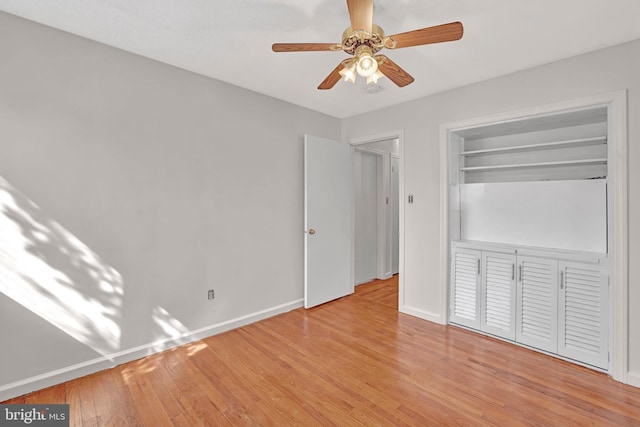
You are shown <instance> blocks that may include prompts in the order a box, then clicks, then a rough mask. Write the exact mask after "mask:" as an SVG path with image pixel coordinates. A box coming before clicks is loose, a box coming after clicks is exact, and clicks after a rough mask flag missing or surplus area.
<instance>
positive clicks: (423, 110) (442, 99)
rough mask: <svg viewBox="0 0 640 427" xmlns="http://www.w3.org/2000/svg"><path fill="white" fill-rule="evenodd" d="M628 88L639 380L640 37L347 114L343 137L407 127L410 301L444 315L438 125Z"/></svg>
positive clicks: (634, 366)
mask: <svg viewBox="0 0 640 427" xmlns="http://www.w3.org/2000/svg"><path fill="white" fill-rule="evenodd" d="M619 89H628V136H629V147H628V150H629V151H628V153H629V159H628V164H629V199H628V202H629V215H628V217H629V259H630V262H629V287H630V289H629V312H630V319H629V335H630V337H629V339H630V341H629V361H630V379H632V380H633V381H634V383H635V384H636V385H640V329H639V328H640V326H639V325H640V265H639V264H638V263H637V262H634V260H637V259H638V257H639V256H640V253H639V251H640V246H639V245H640V170H639V169H638V168H636V167H634V166H635V165H638V164H640V150H639V149H638V138H640V120H639V119H638V118H639V117H640V40H639V41H634V42H631V43H626V44H622V45H619V46H614V47H611V48H608V49H605V50H600V51H596V52H592V53H589V54H586V55H581V56H578V57H574V58H570V59H567V60H563V61H559V62H555V63H551V64H548V65H544V66H541V67H537V68H533V69H530V70H525V71H522V72H518V73H515V74H511V75H507V76H504V77H500V78H496V79H492V80H489V81H485V82H481V83H477V84H473V85H470V86H466V87H462V88H459V89H456V90H452V91H448V92H444V93H440V94H437V95H434V96H430V97H426V98H422V99H418V100H416V101H413V102H408V103H405V104H401V105H398V106H395V107H391V108H386V109H383V110H379V111H376V112H373V113H370V114H366V115H362V116H357V117H353V118H350V119H346V120H344V121H343V133H342V135H343V139H345V140H350V139H353V138H363V137H366V136H368V135H375V134H379V133H384V132H387V131H389V130H393V129H404V132H405V134H404V135H405V146H404V147H405V152H404V158H405V163H404V174H405V194H414V196H415V197H414V200H415V202H414V204H413V205H406V209H405V277H404V280H405V292H406V294H405V298H406V304H407V305H409V306H411V307H414V308H416V309H418V310H421V311H422V312H424V313H429V314H431V315H433V317H438V316H441V315H442V314H443V313H442V308H443V307H441V301H442V298H441V295H440V289H441V285H440V284H441V283H442V281H444V280H446V278H445V277H439V275H440V271H441V269H440V265H439V263H440V260H441V257H440V255H441V254H440V210H441V208H440V175H439V174H440V165H439V159H440V153H439V126H440V124H441V123H448V122H456V121H460V120H463V119H471V118H475V117H482V116H487V115H491V114H497V113H503V112H509V111H514V110H520V109H524V108H530V107H535V106H539V105H545V104H551V103H554V102H561V101H567V100H572V99H578V98H583V97H587V96H591V95H599V94H603V93H607V92H612V91H616V90H619Z"/></svg>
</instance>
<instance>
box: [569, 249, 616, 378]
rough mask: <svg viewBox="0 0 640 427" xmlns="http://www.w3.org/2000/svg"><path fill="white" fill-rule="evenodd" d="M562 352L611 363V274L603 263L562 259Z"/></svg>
mask: <svg viewBox="0 0 640 427" xmlns="http://www.w3.org/2000/svg"><path fill="white" fill-rule="evenodd" d="M559 267H560V286H559V288H560V296H559V301H558V302H559V304H558V308H559V312H558V354H560V355H561V356H565V357H568V358H571V359H574V360H578V361H581V362H584V363H587V364H590V365H593V366H596V367H599V368H602V369H607V368H608V366H609V345H608V343H609V335H608V330H609V328H608V315H609V313H608V307H609V300H608V295H609V290H608V285H609V284H608V275H607V273H606V271H605V270H604V268H603V267H602V266H601V265H599V264H584V263H578V262H569V261H560V263H559Z"/></svg>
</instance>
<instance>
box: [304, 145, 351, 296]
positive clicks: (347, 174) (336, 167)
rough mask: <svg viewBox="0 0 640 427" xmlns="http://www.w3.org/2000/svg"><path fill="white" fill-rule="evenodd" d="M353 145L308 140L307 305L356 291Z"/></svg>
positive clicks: (305, 188) (305, 250)
mask: <svg viewBox="0 0 640 427" xmlns="http://www.w3.org/2000/svg"><path fill="white" fill-rule="evenodd" d="M351 193H352V185H351V146H350V145H349V144H346V143H343V142H338V141H332V140H330V139H325V138H320V137H317V136H312V135H305V136H304V233H305V235H304V306H305V308H310V307H314V306H316V305H320V304H323V303H325V302H328V301H331V300H334V299H336V298H340V297H343V296H345V295H348V294H350V293H353V283H352V279H351V223H352V221H351V207H352V202H351Z"/></svg>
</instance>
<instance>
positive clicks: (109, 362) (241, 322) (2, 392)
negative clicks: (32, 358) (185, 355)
mask: <svg viewBox="0 0 640 427" xmlns="http://www.w3.org/2000/svg"><path fill="white" fill-rule="evenodd" d="M303 302H304V301H303V300H302V299H300V300H296V301H292V302H289V303H285V304H281V305H278V306H275V307H271V308H268V309H265V310H260V311H257V312H255V313H251V314H247V315H245V316H240V317H236V318H235V319H230V320H227V321H225V322H221V323H218V324H215V325H211V326H207V327H204V328H200V329H196V330H194V331H188V332H185V333H184V334H181V335H180V336H177V337H172V338H166V339H162V340H158V341H155V342H152V343H149V344H144V345H140V346H137V347H132V348H129V349H126V350H122V351H119V352H117V353H113V354H110V355H107V356H103V357H99V358H96V359H92V360H87V361H86V362H82V363H78V364H75V365H71V366H67V367H65V368H61V369H57V370H55V371H51V372H46V373H44V374H40V375H36V376H33V377H30V378H26V379H24V380H20V381H16V382H13V383H9V384H4V385H0V402H3V401H5V400H8V399H12V398H14V397H18V396H22V395H23V394H27V393H31V392H33V391H36V390H41V389H43V388H46V387H51V386H53V385H56V384H60V383H63V382H66V381H70V380H73V379H76V378H80V377H83V376H85V375H89V374H93V373H95V372H99V371H102V370H104V369H109V368H112V367H114V366H117V365H121V364H123V363H126V362H131V361H133V360H136V359H140V358H142V357H145V356H149V355H151V354H154V353H159V352H161V351H164V350H168V349H170V348H173V347H177V346H180V345H183V344H188V343H190V342H193V341H197V340H200V339H203V338H206V337H210V336H212V335H217V334H220V333H222V332H226V331H229V330H231V329H235V328H239V327H241V326H245V325H249V324H251V323H254V322H257V321H259V320H263V319H266V318H269V317H272V316H275V315H278V314H281V313H286V312H287V311H291V310H295V309H296V308H300V307H302V306H303Z"/></svg>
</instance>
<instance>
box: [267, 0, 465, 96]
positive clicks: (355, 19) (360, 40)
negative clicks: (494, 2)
mask: <svg viewBox="0 0 640 427" xmlns="http://www.w3.org/2000/svg"><path fill="white" fill-rule="evenodd" d="M347 7H348V9H349V18H350V20H351V26H350V27H349V28H347V29H346V30H345V31H344V33H342V43H341V44H332V43H274V44H273V46H272V47H271V48H272V50H273V51H274V52H311V51H338V50H342V51H344V52H345V53H347V54H349V55H351V56H352V58H349V59H347V60H344V61H342V62H341V63H340V64H338V66H337V67H336V68H335V69H334V70H333V71H332V72H331V73H330V74H329V75H328V76H327V77H326V78H325V79H324V81H323V82H322V83H320V86H318V89H320V90H325V89H331V88H332V87H333V86H335V85H336V83H338V81H340V79H341V78H344V80H345V81H348V82H351V83H355V82H356V75H359V76H361V77H363V78H366V79H367V84H376V83H377V82H378V80H379V79H381V78H382V77H385V76H386V77H387V78H388V79H389V80H391V81H392V82H393V83H395V84H396V85H397V86H398V87H404V86H406V85H408V84H411V83H413V81H414V78H413V77H412V76H411V75H409V73H407V72H406V71H405V70H403V69H402V68H400V66H398V65H397V64H396V63H394V62H393V61H391V60H390V59H389V58H388V57H386V56H385V55H379V54H378V52H379V51H380V50H382V49H399V48H404V47H411V46H421V45H426V44H433V43H442V42H448V41H454V40H460V39H461V38H462V34H463V32H464V29H463V27H462V23H460V22H450V23H448V24H443V25H437V26H435V27H427V28H422V29H420V30H414V31H408V32H406V33H399V34H396V35H393V36H389V37H385V35H384V31H383V30H382V28H381V27H379V26H378V25H376V24H374V23H373V0H347ZM354 28H355V29H354Z"/></svg>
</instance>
